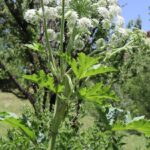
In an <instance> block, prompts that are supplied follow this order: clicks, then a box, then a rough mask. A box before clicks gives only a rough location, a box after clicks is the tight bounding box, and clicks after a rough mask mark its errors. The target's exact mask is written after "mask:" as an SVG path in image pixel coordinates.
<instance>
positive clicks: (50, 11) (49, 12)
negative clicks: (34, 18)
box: [38, 6, 58, 20]
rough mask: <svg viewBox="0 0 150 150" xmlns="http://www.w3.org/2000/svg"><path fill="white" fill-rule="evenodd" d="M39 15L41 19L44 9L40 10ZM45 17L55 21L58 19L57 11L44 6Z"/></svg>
mask: <svg viewBox="0 0 150 150" xmlns="http://www.w3.org/2000/svg"><path fill="white" fill-rule="evenodd" d="M38 14H39V15H40V17H43V11H42V8H40V9H39V11H38ZM44 16H45V17H46V18H47V19H51V20H55V19H56V18H57V17H58V12H57V9H56V8H54V7H48V6H44Z"/></svg>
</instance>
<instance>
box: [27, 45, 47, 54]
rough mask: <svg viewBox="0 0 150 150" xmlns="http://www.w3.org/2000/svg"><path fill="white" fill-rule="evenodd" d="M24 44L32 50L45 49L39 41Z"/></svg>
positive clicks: (43, 50) (41, 50) (43, 51)
mask: <svg viewBox="0 0 150 150" xmlns="http://www.w3.org/2000/svg"><path fill="white" fill-rule="evenodd" d="M25 46H26V47H28V48H29V49H32V50H33V51H36V52H42V53H45V49H44V47H43V45H42V44H40V43H33V44H25Z"/></svg>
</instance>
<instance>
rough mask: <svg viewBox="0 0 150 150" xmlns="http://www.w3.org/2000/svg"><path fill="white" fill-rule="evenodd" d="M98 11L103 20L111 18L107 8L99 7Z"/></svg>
mask: <svg viewBox="0 0 150 150" xmlns="http://www.w3.org/2000/svg"><path fill="white" fill-rule="evenodd" d="M97 11H98V13H99V14H100V16H101V17H103V18H109V17H110V14H109V11H108V10H107V8H105V7H98V8H97Z"/></svg>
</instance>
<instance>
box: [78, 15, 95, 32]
mask: <svg viewBox="0 0 150 150" xmlns="http://www.w3.org/2000/svg"><path fill="white" fill-rule="evenodd" d="M90 27H93V25H92V21H91V19H89V18H87V17H82V18H80V19H78V28H80V29H85V30H87V29H89V28H90Z"/></svg>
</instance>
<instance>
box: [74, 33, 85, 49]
mask: <svg viewBox="0 0 150 150" xmlns="http://www.w3.org/2000/svg"><path fill="white" fill-rule="evenodd" d="M84 46H85V44H84V42H83V40H82V38H81V37H80V36H78V35H77V36H76V37H75V41H74V47H75V49H78V50H82V49H83V48H84Z"/></svg>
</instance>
